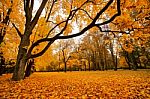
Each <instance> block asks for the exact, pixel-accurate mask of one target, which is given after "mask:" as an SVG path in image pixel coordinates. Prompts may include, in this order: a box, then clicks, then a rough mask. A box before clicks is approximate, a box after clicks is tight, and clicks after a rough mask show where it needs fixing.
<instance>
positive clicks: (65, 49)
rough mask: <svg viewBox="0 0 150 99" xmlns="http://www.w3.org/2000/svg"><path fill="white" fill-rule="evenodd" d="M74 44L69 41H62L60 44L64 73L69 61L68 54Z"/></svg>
mask: <svg viewBox="0 0 150 99" xmlns="http://www.w3.org/2000/svg"><path fill="white" fill-rule="evenodd" d="M73 44H74V42H73V41H72V40H71V39H70V40H69V41H68V40H66V41H62V42H60V51H61V53H62V55H61V56H62V61H63V63H64V71H65V72H67V62H68V60H69V59H70V57H71V56H70V53H71V51H72V50H73V46H72V45H73Z"/></svg>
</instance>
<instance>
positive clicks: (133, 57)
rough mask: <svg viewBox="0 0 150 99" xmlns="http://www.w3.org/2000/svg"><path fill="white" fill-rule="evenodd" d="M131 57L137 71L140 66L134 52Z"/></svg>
mask: <svg viewBox="0 0 150 99" xmlns="http://www.w3.org/2000/svg"><path fill="white" fill-rule="evenodd" d="M131 56H132V63H133V70H137V67H138V64H137V62H136V58H135V56H134V52H132V53H131Z"/></svg>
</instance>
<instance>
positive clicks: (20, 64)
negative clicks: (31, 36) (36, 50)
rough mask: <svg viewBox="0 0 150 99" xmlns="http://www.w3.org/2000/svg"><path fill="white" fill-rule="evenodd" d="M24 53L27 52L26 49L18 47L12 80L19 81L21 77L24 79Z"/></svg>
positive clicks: (25, 59)
mask: <svg viewBox="0 0 150 99" xmlns="http://www.w3.org/2000/svg"><path fill="white" fill-rule="evenodd" d="M26 53H27V49H25V48H20V49H19V52H18V56H17V62H16V66H15V69H14V73H13V77H12V80H15V81H19V80H21V79H24V73H25V66H26V62H27V56H26Z"/></svg>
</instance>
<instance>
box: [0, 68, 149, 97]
mask: <svg viewBox="0 0 150 99" xmlns="http://www.w3.org/2000/svg"><path fill="white" fill-rule="evenodd" d="M11 76H12V74H4V75H3V76H0V99H16V98H19V99H24V98H25V99H26V98H28V99H35V98H39V99H53V98H55V99H60V98H61V99H64V98H65V99H66V98H67V99H76V98H78V99H87V98H88V99H150V70H137V71H129V70H119V71H91V72H89V71H85V72H67V73H63V72H35V73H33V74H32V75H31V76H30V77H28V78H26V79H25V80H22V81H17V82H16V81H11Z"/></svg>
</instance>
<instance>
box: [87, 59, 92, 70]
mask: <svg viewBox="0 0 150 99" xmlns="http://www.w3.org/2000/svg"><path fill="white" fill-rule="evenodd" d="M88 65H89V71H90V70H91V63H90V58H88Z"/></svg>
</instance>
